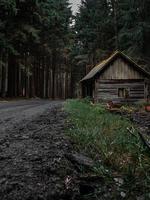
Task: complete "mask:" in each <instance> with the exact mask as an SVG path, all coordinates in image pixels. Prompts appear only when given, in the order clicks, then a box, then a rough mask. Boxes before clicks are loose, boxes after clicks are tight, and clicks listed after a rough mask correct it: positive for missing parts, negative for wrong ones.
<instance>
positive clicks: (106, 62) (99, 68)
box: [80, 51, 150, 82]
mask: <svg viewBox="0 0 150 200" xmlns="http://www.w3.org/2000/svg"><path fill="white" fill-rule="evenodd" d="M119 56H120V57H122V58H124V59H125V60H126V61H127V62H129V63H130V64H132V65H133V66H134V67H135V68H136V70H138V71H140V72H142V73H144V74H145V75H146V76H147V77H149V78H150V74H149V73H148V72H147V71H145V70H144V69H143V68H142V67H141V66H139V65H138V64H137V63H136V62H135V61H134V60H132V59H131V58H130V57H128V56H127V55H125V54H124V53H123V52H120V51H115V53H114V54H112V55H111V56H110V57H109V58H108V59H106V60H104V61H102V62H101V63H99V64H97V65H96V66H95V67H94V68H93V69H92V70H91V71H90V72H89V73H88V74H87V75H86V76H85V77H84V78H83V79H82V80H81V81H80V82H83V81H86V80H89V79H92V78H94V77H95V75H96V74H97V73H100V72H101V71H102V70H103V69H105V67H107V66H108V65H109V64H110V63H111V62H112V61H113V60H115V59H116V58H118V57H119Z"/></svg>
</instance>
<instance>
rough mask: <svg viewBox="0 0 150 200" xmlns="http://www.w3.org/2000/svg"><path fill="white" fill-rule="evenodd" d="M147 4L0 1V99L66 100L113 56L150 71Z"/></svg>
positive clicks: (144, 0)
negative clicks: (127, 58)
mask: <svg viewBox="0 0 150 200" xmlns="http://www.w3.org/2000/svg"><path fill="white" fill-rule="evenodd" d="M149 9H150V1H149V0H142V1H141V0H82V2H81V5H80V8H79V11H78V13H77V14H76V15H73V14H72V11H71V5H70V3H69V1H68V0H57V1H56V0H0V97H27V98H29V97H40V98H52V99H58V98H61V99H66V98H69V97H75V96H77V95H78V90H79V89H78V88H79V80H80V79H81V78H82V77H83V76H84V75H85V74H86V73H87V72H89V70H90V69H91V68H92V67H93V66H94V65H95V64H96V63H97V62H100V61H101V60H103V59H104V58H106V57H108V55H110V54H112V52H113V51H115V50H120V51H123V52H125V53H126V54H127V55H129V56H131V57H133V58H134V60H135V61H136V62H137V63H138V64H139V65H141V66H142V67H143V68H144V69H147V70H148V71H150V67H149V64H150V48H149V43H150V12H149Z"/></svg>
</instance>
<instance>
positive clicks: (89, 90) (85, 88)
mask: <svg viewBox="0 0 150 200" xmlns="http://www.w3.org/2000/svg"><path fill="white" fill-rule="evenodd" d="M82 96H83V98H85V97H90V98H93V83H92V82H88V83H84V84H83V85H82Z"/></svg>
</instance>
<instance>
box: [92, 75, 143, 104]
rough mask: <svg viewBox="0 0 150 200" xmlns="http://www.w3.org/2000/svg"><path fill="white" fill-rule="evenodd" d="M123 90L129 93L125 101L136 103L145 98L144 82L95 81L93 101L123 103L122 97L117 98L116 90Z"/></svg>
mask: <svg viewBox="0 0 150 200" xmlns="http://www.w3.org/2000/svg"><path fill="white" fill-rule="evenodd" d="M119 88H125V89H127V90H128V91H129V97H128V99H126V100H130V101H136V100H141V99H144V98H146V97H145V92H144V91H145V90H144V88H145V83H144V80H142V79H141V80H97V81H96V84H95V101H99V100H101V99H103V100H113V99H115V100H116V99H119V100H121V101H124V100H125V99H124V98H122V97H118V89H119Z"/></svg>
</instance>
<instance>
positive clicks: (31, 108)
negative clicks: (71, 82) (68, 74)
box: [0, 100, 74, 200]
mask: <svg viewBox="0 0 150 200" xmlns="http://www.w3.org/2000/svg"><path fill="white" fill-rule="evenodd" d="M62 105H63V102H59V101H53V102H50V101H46V100H45V101H44V100H31V101H29V100H28V101H18V102H9V103H8V102H3V103H0V200H48V199H59V200H61V199H72V196H71V195H70V194H69V193H68V191H67V189H68V186H67V185H66V184H67V180H69V178H68V179H67V177H68V176H69V177H72V176H73V174H74V171H73V167H72V165H71V163H70V162H69V161H68V160H67V159H66V158H65V153H66V152H68V151H70V145H69V142H68V141H67V139H66V137H65V134H64V122H65V119H66V115H65V113H64V112H63V111H62ZM69 195H70V196H69Z"/></svg>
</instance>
